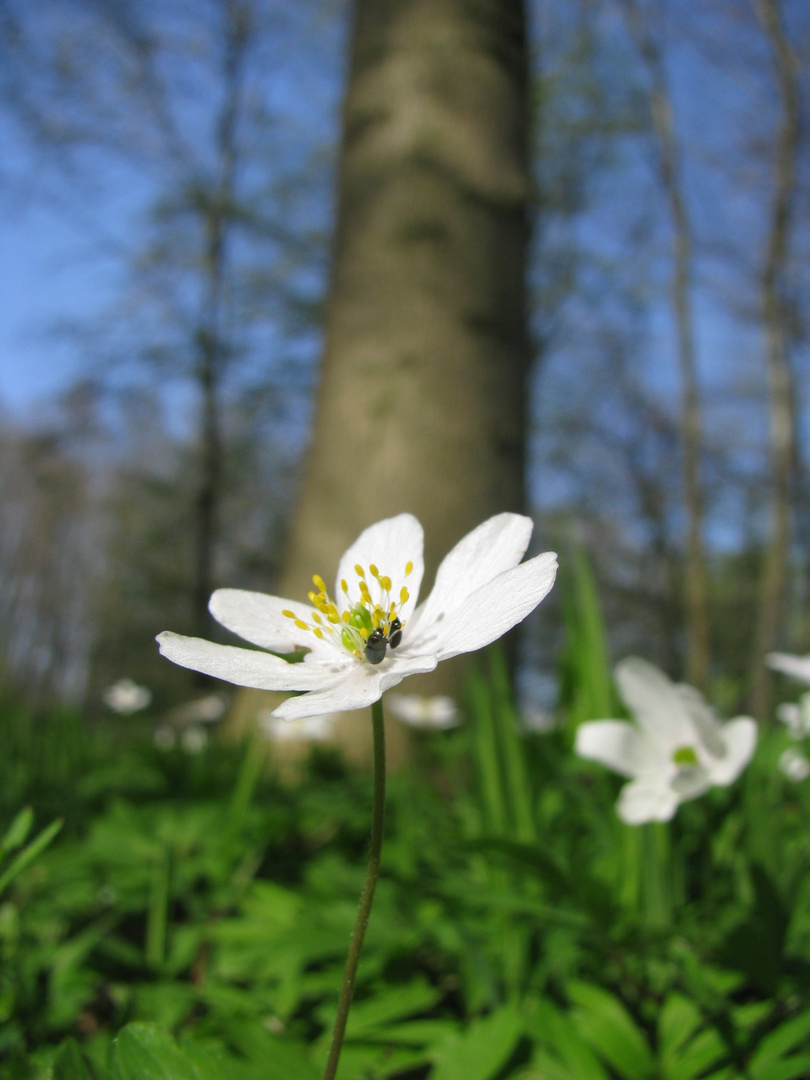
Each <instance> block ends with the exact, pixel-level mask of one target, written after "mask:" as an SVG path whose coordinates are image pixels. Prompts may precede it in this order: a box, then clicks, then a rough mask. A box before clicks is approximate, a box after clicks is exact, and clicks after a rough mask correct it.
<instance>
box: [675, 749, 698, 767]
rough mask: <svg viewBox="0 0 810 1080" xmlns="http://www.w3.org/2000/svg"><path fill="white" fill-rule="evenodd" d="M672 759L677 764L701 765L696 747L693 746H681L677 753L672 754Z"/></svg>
mask: <svg viewBox="0 0 810 1080" xmlns="http://www.w3.org/2000/svg"><path fill="white" fill-rule="evenodd" d="M672 760H673V762H674V763H675V764H676V765H699V764H700V762H699V761H698V756H697V754H696V753H695V749H694V747H692V746H679V747H678V749H677V750H676V751H675V753H674V754H673V755H672Z"/></svg>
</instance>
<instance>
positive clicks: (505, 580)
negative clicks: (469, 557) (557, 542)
mask: <svg viewBox="0 0 810 1080" xmlns="http://www.w3.org/2000/svg"><path fill="white" fill-rule="evenodd" d="M556 575H557V556H556V555H555V554H554V552H553V551H547V552H545V553H544V554H543V555H537V556H536V557H535V558H533V559H529V560H528V561H527V562H525V563H521V564H520V566H515V567H513V568H512V569H511V570H505V571H504V572H503V573H501V574H499V575H498V576H497V577H496V578H493V580H492V581H488V582H487V583H486V584H485V585H482V586H481V588H480V589H476V591H475V592H474V593H472V595H470V596H468V597H467V598H466V600H464V602H463V603H462V604H461V606H460V607H458V608H455V609H454V610H451V611H449V612H448V613H447V616H446V617H440V618H438V619H437V620H436V621H435V622H431V623H428V622H427V620H424V619H423V620H421V621H420V625H419V626H418V627H417V631H416V640H415V641H412V640H409V639H407V638H406V639H403V648H404V649H405V650H406V651H407V653H409V654H413V653H422V652H435V653H437V654H438V657H439V660H447V659H449V658H450V657H451V656H458V655H459V654H460V653H466V652H474V651H475V650H476V649H481V648H483V647H484V645H489V644H490V643H491V642H493V641H496V640H497V639H498V638H499V637H501V636H502V635H503V634H505V633H506V631H507V630H511V629H512V627H513V626H516V625H517V623H519V622H521V621H522V620H523V619H525V618H526V616H527V615H528V614H529V612H530V611H533V610H534V609H535V608H536V607H537V605H538V604H539V603H540V601H541V600H542V599H543V597H544V596H546V595H547V594H548V592H549V590H550V589H551V586H552V585H553V584H554V578H555V577H556Z"/></svg>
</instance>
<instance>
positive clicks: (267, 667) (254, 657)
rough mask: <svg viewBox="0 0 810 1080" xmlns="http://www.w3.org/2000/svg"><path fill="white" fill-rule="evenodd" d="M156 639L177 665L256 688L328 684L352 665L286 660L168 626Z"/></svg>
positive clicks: (275, 688)
mask: <svg viewBox="0 0 810 1080" xmlns="http://www.w3.org/2000/svg"><path fill="white" fill-rule="evenodd" d="M156 640H157V641H158V643H159V645H160V651H161V653H162V654H163V655H164V656H165V657H167V659H169V660H172V661H173V662H174V663H175V664H179V665H180V666H181V667H186V668H191V670H192V671H201V672H203V673H204V674H205V675H212V676H213V677H214V678H215V679H225V680H226V682H231V683H235V684H236V685H237V686H251V687H254V688H255V689H257V690H309V689H313V688H317V687H322V686H328V685H330V683H332V682H334V681H335V680H336V679H338V678H339V677H340V676H341V675H342V673H343V671H344V670H345V669H346V667H351V666H353V662H352V661H351V660H349V661H348V663H347V664H344V665H342V666H341V665H340V664H338V663H334V664H315V663H310V664H301V663H297V664H288V663H287V661H286V660H281V659H280V658H279V657H278V656H271V655H270V653H263V652H256V651H255V650H253V649H237V648H234V647H233V646H232V645H217V644H216V643H215V642H213V641H205V640H204V639H203V638H192V637H184V636H183V635H182V634H173V633H172V632H171V631H170V630H166V631H164V632H163V633H162V634H158V636H157V639H156ZM321 711H322V712H324V711H327V710H321Z"/></svg>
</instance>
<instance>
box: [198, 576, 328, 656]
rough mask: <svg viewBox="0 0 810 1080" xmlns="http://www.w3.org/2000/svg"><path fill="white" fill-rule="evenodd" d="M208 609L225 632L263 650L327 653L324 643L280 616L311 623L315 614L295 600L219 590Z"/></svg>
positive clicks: (307, 606) (237, 590)
mask: <svg viewBox="0 0 810 1080" xmlns="http://www.w3.org/2000/svg"><path fill="white" fill-rule="evenodd" d="M208 609H209V611H210V612H211V614H212V615H213V616H214V618H215V619H216V620H217V622H219V623H221V624H222V625H223V626H224V627H225V628H226V629H228V630H230V631H232V632H233V633H234V634H238V635H239V637H241V638H244V639H245V641H250V642H252V643H253V644H254V645H260V646H261V648H263V649H270V650H271V651H272V652H282V653H289V652H293V650H294V649H295V647H296V646H297V645H301V646H305V647H306V648H308V649H311V650H312V651H313V652H316V653H319V652H320V653H322V652H324V643H323V642H322V641H319V640H318V638H316V637H315V635H314V634H312V633H309V632H308V631H306V630H301V629H299V628H298V627H297V626H296V625H295V623H294V622H293V620H292V619H290V618H289V617H288V616H286V615H282V614H281V613H282V611H293V612H295V614H296V615H297V616H298V617H299V618H300V619H302V620H303V621H304V622H308V621H309V620H310V618H311V616H312V613H313V611H314V610H315V609H314V608H312V607H310V605H309V604H296V603H295V601H294V600H284V599H282V597H280V596H267V595H266V594H265V593H257V592H249V591H248V590H246V589H217V591H216V592H215V593H214V594H213V595H212V596H211V599H210V601H209V603H208ZM327 648H328V646H327Z"/></svg>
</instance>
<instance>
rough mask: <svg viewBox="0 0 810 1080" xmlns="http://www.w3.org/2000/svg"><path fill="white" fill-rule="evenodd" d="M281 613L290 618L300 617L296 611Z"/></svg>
mask: <svg viewBox="0 0 810 1080" xmlns="http://www.w3.org/2000/svg"><path fill="white" fill-rule="evenodd" d="M281 614H282V615H286V616H287V618H288V619H297V618H298V616H297V615H296V614H295V612H294V611H282V613H281Z"/></svg>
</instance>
